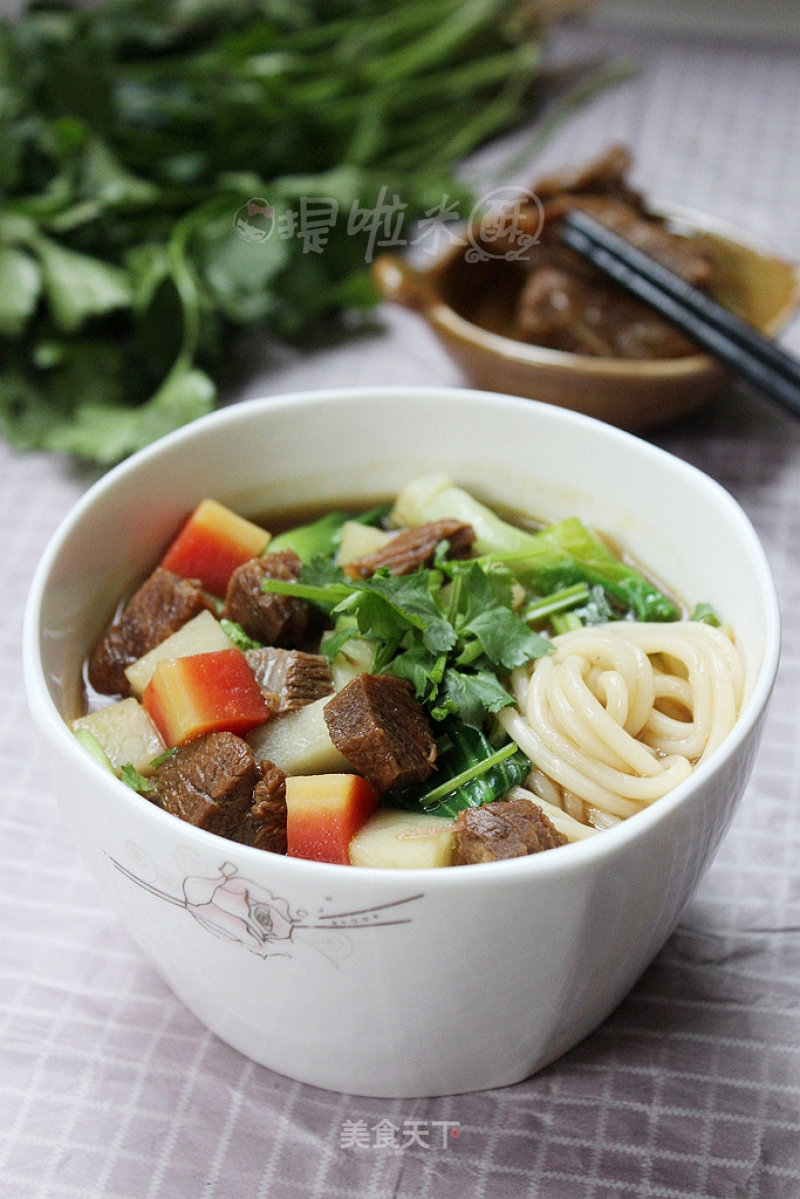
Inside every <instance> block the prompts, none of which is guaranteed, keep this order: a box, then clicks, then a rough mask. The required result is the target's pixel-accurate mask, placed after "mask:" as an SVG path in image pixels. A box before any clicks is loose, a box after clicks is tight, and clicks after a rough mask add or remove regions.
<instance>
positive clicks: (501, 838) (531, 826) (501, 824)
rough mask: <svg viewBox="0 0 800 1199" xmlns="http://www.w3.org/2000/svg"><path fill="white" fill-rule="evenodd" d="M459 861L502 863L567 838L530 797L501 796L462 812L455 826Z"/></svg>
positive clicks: (565, 841) (537, 851) (456, 857)
mask: <svg viewBox="0 0 800 1199" xmlns="http://www.w3.org/2000/svg"><path fill="white" fill-rule="evenodd" d="M453 843H454V845H455V864H456V865H457V866H469V865H473V864H474V863H476V862H499V861H502V860H504V859H505V858H521V857H525V856H526V855H527V854H531V853H541V852H542V851H543V850H545V849H555V848H556V847H557V846H559V845H566V843H567V838H566V837H565V836H564V834H563V833H560V832H559V831H558V829H557V828H556V827H555V826H554V825H553V824H552V822H551V821H550V820H548V818H547V816H545V814H544V812H543V811H542V809H541V808H540V807H539V806H538V805H537V804H535V803H532V802H531V800H529V799H507V800H505V799H499V800H496V801H495V802H494V803H488V804H483V805H482V806H481V807H479V808H467V809H466V810H464V811H461V812H459V814H458V817H457V818H456V822H455V825H454V829H453Z"/></svg>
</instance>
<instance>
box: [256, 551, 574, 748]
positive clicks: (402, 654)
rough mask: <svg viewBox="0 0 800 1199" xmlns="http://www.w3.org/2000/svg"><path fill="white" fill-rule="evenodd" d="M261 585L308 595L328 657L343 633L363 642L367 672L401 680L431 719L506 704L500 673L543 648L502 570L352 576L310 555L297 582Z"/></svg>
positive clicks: (461, 567)
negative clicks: (367, 647)
mask: <svg viewBox="0 0 800 1199" xmlns="http://www.w3.org/2000/svg"><path fill="white" fill-rule="evenodd" d="M262 586H263V587H264V590H265V591H272V592H275V593H277V594H280V595H294V596H298V597H300V598H302V599H306V600H309V601H310V602H311V603H314V604H316V605H318V606H319V607H320V608H322V610H323V611H325V612H326V613H327V614H328V615H329V616H330V617H331V618H332V619H333V620H334V622H336V623H335V624H334V631H333V635H332V636H331V637H330V638H328V639H326V640H325V641H324V642H323V645H322V650H323V652H325V653H326V654H328V655H329V656H330V657H335V655H336V654H337V653H338V652H339V651H340V650H341V648H342V646H343V644H345V643H346V641H347V640H348V639H349V638H351V637H360V638H365V639H367V640H368V641H369V642H371V643H372V644H373V645H374V647H375V651H374V658H373V661H372V666H371V669H372V671H373V672H374V673H376V674H379V673H391V674H396V675H398V676H400V677H401V678H407V679H408V680H409V681H410V682H411V683H412V685H413V687H414V690H415V693H416V695H417V697H418V699H419V700H420V701H421V702H422V703H423V705H424V706H425V707H426V709H427V711H428V712H429V714H430V715H431V716H432V717H433V719H434V720H443V719H444V718H445V717H446V716H448V715H450V714H452V713H457V714H458V715H459V717H460V719H461V720H462V721H464V722H465V723H466V724H468V725H471V726H473V727H475V728H480V727H481V726H482V725H483V724H484V723H485V721H486V719H487V716H488V715H490V714H491V713H494V712H497V711H499V709H500V708H501V707H504V706H506V705H507V704H510V703H512V702H513V700H512V697H511V695H510V693H509V691H508V690H507V689H506V687H505V686H504V685H503V682H502V679H503V678H504V677H506V676H507V675H508V674H510V672H511V670H512V669H513V667H515V666H520V665H522V664H523V663H525V662H528V661H531V660H532V659H534V658H537V657H541V656H542V655H543V654H546V653H549V652H550V648H551V647H550V643H549V642H548V641H547V640H546V639H545V638H544V637H542V636H540V635H539V634H538V633H536V632H534V631H533V630H532V629H531V628H530V626H529V625H528V624H526V622H525V621H524V620H523V619H522V617H521V616H519V615H518V614H517V613H516V612H515V611H513V610H512V608H511V607H510V602H511V595H512V592H511V586H510V581H509V579H508V578H507V576H506V572H504V571H503V572H500V573H499V574H498V572H497V571H495V570H494V569H493V568H487V567H484V566H482V565H481V564H480V563H478V562H474V561H472V562H457V561H456V562H448V563H442V564H441V565H440V567H438V568H434V569H430V570H424V569H420V570H418V571H417V572H415V573H414V574H411V575H389V574H388V573H385V572H382V571H379V572H378V573H377V574H375V575H373V576H372V577H371V578H368V579H357V580H353V579H346V578H345V577H344V574H343V573H342V572H341V570H339V569H338V568H336V567H334V566H333V565H332V564H331V562H330V561H325V560H320V559H315V560H314V561H313V562H311V563H310V564H309V565H308V566H307V567H305V568H304V569H303V572H302V574H301V577H300V580H299V582H296V583H293V582H288V581H285V580H282V579H265V580H264V582H263V584H262Z"/></svg>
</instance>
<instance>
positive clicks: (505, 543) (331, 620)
mask: <svg viewBox="0 0 800 1199" xmlns="http://www.w3.org/2000/svg"><path fill="white" fill-rule="evenodd" d="M87 676H88V680H89V684H90V686H91V688H92V691H93V703H92V705H91V707H92V709H93V710H91V711H89V712H88V713H85V714H81V715H80V716H79V717H78V718H77V719H75V720H74V721H73V728H74V730H75V732H76V734H77V735H78V737H79V738H80V739H81V740H82V741H83V743H84V745H85V746H86V747H87V748H88V749H90V750H92V751H93V752H94V753H95V756H96V757H98V758H99V759H100V760H102V761H104V763H105V764H106V765H107V766H108V768H109V769H110V770H112V771H113V772H114V773H116V774H117V775H118V777H120V778H121V779H122V780H123V781H125V782H126V783H128V785H130V786H131V787H133V788H134V789H135V790H137V791H139V792H140V793H141V794H142V795H143V796H145V797H146V798H147V799H148V800H150V801H151V802H152V803H155V804H157V805H159V806H160V807H162V808H163V809H165V810H166V811H168V812H171V813H172V814H174V815H176V816H179V817H181V818H182V819H184V820H187V821H189V822H191V823H194V824H196V825H198V826H199V827H201V828H205V829H207V830H209V831H212V832H216V833H220V834H222V835H223V836H226V837H229V838H231V839H233V840H238V841H243V842H245V843H246V844H250V845H254V846H256V847H258V848H260V849H264V850H267V851H270V852H273V853H281V854H287V853H288V855H289V856H298V857H305V858H310V859H312V860H318V861H327V862H335V863H339V864H351V865H360V866H382V867H395V868H404V867H422V866H447V865H471V864H476V863H479V862H488V861H496V860H502V859H506V858H512V857H519V856H527V855H529V854H531V853H538V852H541V851H543V850H549V849H553V848H559V847H562V846H563V845H565V844H567V843H569V842H571V841H578V840H584V839H586V838H587V837H590V836H593V835H594V834H596V833H597V832H599V831H602V830H604V829H608V828H610V827H611V826H612V825H614V824H617V823H619V822H620V821H622V820H625V819H626V818H628V817H630V816H633V815H635V814H636V813H638V812H639V811H641V810H642V809H643V808H644V807H646V806H648V805H649V804H651V803H653V802H654V801H655V800H657V799H659V798H661V797H663V796H664V795H666V794H667V793H668V792H669V791H671V790H672V789H673V788H674V787H676V786H677V785H678V784H680V783H682V782H684V781H686V779H688V777H689V776H690V775H691V773H692V771H693V770H694V768H695V767H696V766H697V765H698V764H700V763H702V762H705V761H706V760H707V759H708V758H709V756H710V755H711V754H713V752H714V751H715V750H716V749H717V748H718V747H719V745H720V744H721V743H722V741H723V739H724V738H725V737H726V736H727V735H728V734H729V733H730V731H731V730H732V728H733V726H734V724H735V722H736V719H737V716H738V713H739V710H740V707H741V704H742V700H743V696H744V670H743V664H742V661H741V659H740V657H739V654H738V651H737V649H736V646H735V643H734V640H733V635H732V632H731V630H730V629H729V628H727V627H725V626H723V625H721V622H720V620H719V618H718V617H717V615H716V614H715V613H714V612H713V610H711V608H710V607H709V606H708V605H707V604H700V605H698V606H697V607H696V608H695V609H694V610H692V611H691V612H690V611H689V610H687V609H684V608H683V607H682V606H681V605H680V604H679V603H678V602H676V600H675V599H674V598H673V597H672V596H670V595H669V594H668V593H666V592H665V591H664V590H663V589H662V588H661V587H660V586H658V585H657V584H656V583H655V582H653V580H652V579H651V578H650V577H648V576H647V575H645V574H644V573H643V572H642V571H641V570H640V569H638V567H636V566H634V565H632V563H631V562H630V561H628V560H626V559H625V558H624V557H623V556H622V555H621V554H620V553H619V552H614V551H612V550H611V549H610V548H609V546H608V544H607V543H606V542H605V541H604V540H603V539H602V538H601V537H600V536H598V535H597V534H596V533H595V532H594V531H592V530H591V529H589V528H588V527H587V526H586V525H585V524H584V523H583V522H582V521H581V520H579V519H578V518H577V517H574V516H567V517H564V518H562V519H560V520H558V521H555V522H552V523H550V524H546V525H544V526H543V527H536V522H534V521H533V520H532V519H526V520H525V521H524V522H520V521H512V520H510V519H507V518H506V517H505V516H501V515H499V513H498V512H497V511H496V510H494V509H493V508H491V507H489V506H487V505H486V504H484V503H483V502H481V501H479V500H478V499H477V498H476V497H475V496H474V495H472V494H471V493H470V492H469V491H468V490H466V489H465V488H463V487H461V486H459V485H458V484H457V483H456V482H454V481H453V480H452V479H451V478H449V477H448V476H447V475H444V474H441V473H437V474H434V475H429V476H423V477H420V478H418V479H415V480H412V481H411V482H410V483H408V484H407V485H406V486H405V487H404V488H403V489H402V490H401V491H400V493H399V494H398V495H397V496H396V497H394V499H393V500H392V501H391V502H389V503H385V504H378V505H371V506H369V507H367V508H362V509H357V510H351V509H349V508H346V509H343V508H339V507H337V508H334V509H330V510H327V511H325V512H323V513H322V514H321V515H317V516H315V517H311V518H304V519H302V520H301V521H300V522H299V523H298V524H294V523H291V522H290V523H289V525H288V527H285V528H282V529H280V528H279V527H278V526H277V524H276V523H275V522H271V521H270V520H268V519H267V520H266V521H264V522H261V523H257V522H254V521H250V520H248V519H245V518H243V517H242V516H240V515H239V514H237V513H235V512H233V511H232V510H231V509H229V508H227V507H226V506H225V505H222V504H220V503H219V502H218V501H216V500H213V499H205V500H203V501H202V502H201V503H200V504H198V505H197V507H196V508H195V509H194V511H193V512H192V513H191V514H190V515H189V517H188V518H187V520H186V521H185V523H184V524H183V525H182V526H181V528H180V529H179V530H178V531H177V532H176V534H175V536H174V537H173V539H172V540H171V541H170V543H169V544H168V546H167V547H166V549H165V550H164V551H163V552H162V555H161V557H160V559H159V561H158V563H157V565H156V567H155V569H154V570H153V572H152V573H151V574H150V575H149V576H148V578H147V580H146V581H145V582H144V584H142V585H141V586H140V587H139V588H138V589H137V590H136V591H135V593H134V594H133V596H132V598H131V599H130V601H129V602H128V603H127V604H125V605H122V606H121V607H120V608H119V609H118V611H117V613H116V615H115V617H114V619H113V620H112V622H111V624H110V626H109V627H108V629H107V630H106V632H105V634H104V635H103V637H102V638H101V639H100V640H99V642H97V644H96V645H95V647H94V648H93V650H92V653H91V654H90V656H89V659H88V665H87ZM98 696H100V697H101V698H100V702H98ZM126 755H132V756H126ZM228 776H229V777H228ZM221 779H222V780H223V781H222V782H221V781H220V780H221Z"/></svg>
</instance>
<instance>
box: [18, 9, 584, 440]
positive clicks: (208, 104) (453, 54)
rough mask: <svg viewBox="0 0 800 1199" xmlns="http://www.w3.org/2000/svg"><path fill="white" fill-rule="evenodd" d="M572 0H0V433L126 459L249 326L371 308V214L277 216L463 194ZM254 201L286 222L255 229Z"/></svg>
mask: <svg viewBox="0 0 800 1199" xmlns="http://www.w3.org/2000/svg"><path fill="white" fill-rule="evenodd" d="M580 2H581V0H575V3H576V5H579V4H580ZM562 9H563V6H562ZM557 11H559V6H552V5H550V4H548V3H546V2H544V0H539V2H537V0H523V2H522V3H519V2H518V0H396V2H395V3H393V4H390V5H388V6H387V5H386V4H385V3H384V2H383V0H292V3H284V2H283V0H159V2H158V3H156V2H155V0H107V2H106V3H104V4H102V5H97V6H93V7H91V8H88V9H79V10H73V9H70V8H68V7H65V6H64V5H62V4H58V3H55V2H53V3H38V4H36V5H35V6H32V7H31V8H30V9H29V10H28V11H26V12H24V13H23V14H22V15H21V17H20V18H19V19H18V20H14V21H12V20H7V21H5V22H0V364H1V365H0V432H2V434H3V435H4V436H6V437H7V438H8V439H10V440H11V441H12V442H14V443H15V444H16V445H18V446H21V447H26V448H31V447H41V448H45V449H48V450H58V451H63V452H67V453H71V454H76V455H79V456H82V457H84V458H86V459H93V460H96V461H97V462H99V463H111V462H114V461H116V460H118V459H120V458H122V457H124V456H125V455H127V454H128V453H130V452H131V451H133V450H135V449H137V448H139V447H140V446H142V445H144V444H146V443H147V442H149V441H152V440H154V439H155V438H157V437H158V436H160V435H161V434H163V433H165V432H167V431H169V430H170V429H172V428H174V427H176V426H178V425H180V424H183V423H185V422H187V421H190V420H192V419H193V418H194V417H197V416H199V415H201V414H203V413H205V412H207V411H208V410H209V409H210V408H212V407H213V406H214V404H215V402H216V399H217V392H218V388H219V385H220V381H221V380H222V379H223V364H225V363H226V362H227V361H229V359H230V357H231V345H232V340H233V338H234V336H235V334H236V332H237V331H239V330H242V329H259V330H263V331H265V332H269V333H270V334H273V335H277V336H280V337H287V336H297V335H299V334H300V333H301V332H302V331H303V330H304V329H306V328H308V327H309V326H310V325H311V324H312V323H313V322H315V321H317V320H319V319H320V318H321V317H324V316H330V315H332V314H333V315H336V316H338V315H340V314H342V313H344V312H345V311H352V310H356V311H359V310H366V309H368V308H369V307H370V306H371V305H373V304H374V303H375V302H376V299H377V296H376V293H375V291H374V288H373V286H372V284H371V282H370V277H369V266H368V261H367V258H368V254H367V250H368V249H370V248H373V246H374V242H375V229H374V227H371V226H370V225H369V223H368V222H363V221H362V222H356V223H355V225H354V226H351V227H349V228H348V222H347V221H345V220H343V219H340V220H338V221H337V222H336V224H334V225H333V227H332V228H330V230H329V231H328V236H327V240H326V244H325V246H324V247H323V248H322V249H321V252H307V248H306V246H305V244H304V243H303V241H302V240H301V239H300V238H298V237H292V236H284V237H281V236H278V235H277V233H276V232H275V230H276V229H277V228H279V227H281V224H282V225H283V227H284V228H285V229H286V230H287V231H290V229H291V219H293V218H294V217H295V216H296V214H297V212H298V211H299V210H301V209H302V205H303V204H304V203H306V202H308V201H313V200H314V199H315V198H322V199H324V200H325V202H326V203H328V204H329V205H331V206H333V207H335V209H336V211H337V212H338V213H340V214H346V213H350V212H353V211H354V210H355V211H358V212H362V213H368V212H369V211H370V208H371V206H374V205H376V203H377V201H378V198H379V197H380V196H384V197H388V198H389V199H393V198H394V197H397V202H398V205H399V207H398V211H400V210H402V214H403V218H404V220H405V221H406V222H413V220H414V219H415V218H419V217H421V216H423V215H424V214H426V213H429V212H431V211H432V210H434V209H435V207H436V205H437V204H441V203H442V201H443V200H445V199H447V200H448V201H449V202H451V203H456V204H461V205H463V207H462V209H461V211H463V213H464V215H465V216H466V215H467V212H468V197H467V196H466V194H465V189H464V188H463V186H461V185H460V184H459V183H458V182H457V180H456V178H455V177H454V175H453V168H454V165H455V164H456V163H458V162H459V161H460V160H461V159H462V158H463V157H464V156H465V155H466V154H468V153H469V152H470V151H471V150H473V149H474V148H475V147H476V146H478V145H479V144H480V143H482V142H483V141H485V140H486V139H487V138H489V137H491V136H492V135H494V134H497V133H498V132H500V131H502V130H505V129H507V128H509V127H510V126H512V125H514V124H515V123H516V122H518V121H519V120H520V119H521V118H522V117H523V116H529V115H530V111H531V103H532V101H531V94H532V93H531V89H532V87H533V85H534V84H535V83H537V82H538V80H539V78H540V74H541V50H542V41H543V37H544V35H545V33H546V30H547V28H548V24H549V22H550V21H551V20H552V19H553V13H554V12H557ZM254 200H255V201H257V205H256V207H259V206H260V207H261V208H262V209H265V208H267V207H268V208H269V210H270V212H271V214H272V220H273V221H274V227H273V228H272V231H271V232H269V236H267V232H268V227H266V226H264V227H263V228H262V230H261V232H262V233H263V234H264V236H262V237H260V239H256V240H248V238H247V237H246V236H244V235H243V234H244V233H246V232H248V226H249V225H250V224H252V222H249V221H248V220H247V219H246V218H243V219H242V221H241V222H240V224H239V226H238V228H237V225H236V221H237V213H239V212H240V211H241V209H242V206H243V205H244V206H245V207H246V210H247V212H249V211H250V209H249V207H248V205H251V202H252V201H254ZM254 219H255V218H254ZM249 231H250V232H252V230H249ZM256 232H257V231H256Z"/></svg>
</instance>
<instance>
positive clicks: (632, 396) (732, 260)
mask: <svg viewBox="0 0 800 1199" xmlns="http://www.w3.org/2000/svg"><path fill="white" fill-rule="evenodd" d="M660 212H661V215H662V216H664V217H666V218H667V220H668V221H669V224H670V227H671V228H674V229H675V230H676V231H679V232H686V233H692V234H694V235H695V236H697V235H700V236H701V237H703V238H705V239H707V240H708V241H709V243H710V244H711V246H712V248H713V252H714V258H715V263H716V266H715V273H714V279H713V284H712V288H711V290H712V293H713V295H714V296H715V298H716V299H717V300H719V301H720V302H721V303H723V304H725V305H727V306H728V307H730V308H732V309H733V310H734V311H736V312H737V313H738V314H739V315H740V316H741V317H743V318H744V319H745V320H747V321H749V322H750V323H751V324H752V325H754V326H755V328H756V329H758V330H759V331H760V332H762V333H766V334H767V335H768V336H771V337H774V336H775V335H776V334H777V333H778V332H779V331H780V330H781V329H782V328H783V327H784V325H785V324H786V323H787V321H788V320H789V318H790V317H791V315H792V314H793V312H794V311H795V310H796V308H797V306H798V304H800V271H799V270H798V268H797V267H796V266H794V265H793V264H791V263H789V262H786V261H784V260H783V259H781V258H778V257H776V256H775V255H774V254H772V253H771V252H770V251H769V249H768V248H766V247H765V246H763V245H761V244H759V243H758V242H757V241H756V240H755V239H754V238H751V237H749V236H747V235H744V234H742V233H740V232H739V231H738V230H734V229H731V227H730V226H728V225H726V224H724V223H722V222H718V221H715V220H713V219H712V218H710V217H706V216H705V215H701V214H697V213H694V212H692V211H690V210H687V209H683V208H669V209H661V210H660ZM470 248H471V246H470V245H469V244H468V245H463V244H457V245H454V246H453V247H452V248H451V249H450V250H449V251H448V252H447V253H446V254H444V255H443V256H442V257H441V258H439V259H438V260H437V261H436V262H435V263H434V264H433V266H432V267H430V268H429V269H427V270H418V269H416V268H415V267H413V266H412V265H410V264H409V263H408V262H407V261H405V260H404V259H402V258H400V257H398V256H397V255H392V254H386V255H382V256H381V257H380V258H378V259H376V261H375V263H374V265H373V278H374V280H375V283H376V285H377V287H378V289H379V291H380V292H381V294H382V295H383V297H384V298H385V299H387V300H391V301H394V302H395V303H398V304H402V305H403V306H404V307H406V308H410V309H412V310H414V311H415V312H418V313H419V314H420V316H422V317H423V318H424V320H425V321H426V322H427V323H428V325H429V326H430V328H431V329H432V330H433V332H434V334H435V335H436V337H437V338H438V339H439V341H440V342H441V344H442V345H443V346H444V348H445V349H446V350H447V352H448V353H449V354H450V356H451V358H453V360H454V361H455V362H456V363H457V364H458V366H459V367H460V368H461V370H462V371H463V373H464V375H465V376H466V379H467V380H468V381H469V382H470V384H471V385H472V386H473V387H477V388H481V389H483V390H488V391H498V392H505V393H510V394H511V395H519V396H525V397H527V398H528V399H537V400H542V401H544V402H546V403H549V404H557V405H559V406H561V407H564V408H572V409H574V410H575V411H577V412H584V413H586V414H587V415H589V416H594V417H597V418H599V419H600V420H604V421H607V422H608V423H609V424H613V425H618V426H620V427H621V428H625V429H629V430H632V431H636V430H640V429H645V428H648V427H650V426H653V425H657V424H661V423H662V422H664V421H668V420H672V419H673V418H675V417H677V416H680V415H682V414H684V413H686V412H690V411H691V410H693V409H695V408H698V407H700V405H702V404H705V403H706V402H707V401H709V400H711V399H713V398H714V397H715V396H717V395H719V393H720V392H721V391H722V390H723V389H724V388H725V386H726V385H727V384H728V383H729V381H730V374H729V372H728V371H726V370H725V368H724V367H722V366H721V365H720V364H719V363H717V362H715V361H714V359H713V358H711V357H710V356H709V355H708V354H705V353H699V352H698V353H697V354H692V355H690V356H688V357H684V358H667V359H652V360H631V359H619V358H595V357H590V356H589V355H584V354H572V353H568V352H566V351H563V350H552V349H549V348H547V347H544V346H537V345H531V344H529V343H526V342H521V341H516V340H514V339H512V338H510V337H506V336H504V335H503V332H502V330H503V329H504V328H508V327H509V325H510V323H511V313H512V312H513V309H514V306H515V304H516V299H517V295H518V293H519V289H520V287H521V283H522V277H523V276H522V268H521V267H520V265H519V264H518V263H516V262H510V261H508V260H507V259H504V258H500V257H494V258H492V257H488V258H485V259H484V260H482V261H470V260H469V259H470V257H474V255H469V253H468V251H469V249H470Z"/></svg>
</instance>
